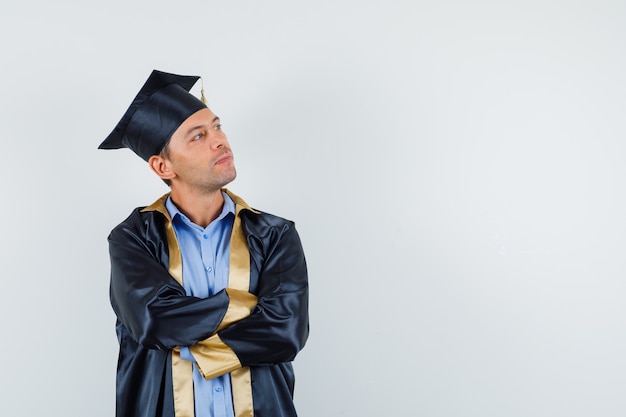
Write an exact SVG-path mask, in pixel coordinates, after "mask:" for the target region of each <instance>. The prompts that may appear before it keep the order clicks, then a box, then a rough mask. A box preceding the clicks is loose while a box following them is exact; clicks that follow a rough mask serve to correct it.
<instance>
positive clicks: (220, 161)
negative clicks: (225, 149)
mask: <svg viewBox="0 0 626 417" xmlns="http://www.w3.org/2000/svg"><path fill="white" fill-rule="evenodd" d="M232 160H233V155H232V154H229V153H227V154H225V155H224V156H222V157H220V158H219V159H218V160H217V161H215V165H219V164H225V163H227V162H230V161H232Z"/></svg>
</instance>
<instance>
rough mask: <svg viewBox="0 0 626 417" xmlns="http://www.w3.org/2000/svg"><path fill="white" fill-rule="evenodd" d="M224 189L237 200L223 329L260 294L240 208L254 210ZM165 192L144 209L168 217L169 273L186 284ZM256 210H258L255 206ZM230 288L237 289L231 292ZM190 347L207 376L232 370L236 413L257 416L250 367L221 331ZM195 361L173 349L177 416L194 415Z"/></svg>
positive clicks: (243, 313) (237, 416) (242, 314)
mask: <svg viewBox="0 0 626 417" xmlns="http://www.w3.org/2000/svg"><path fill="white" fill-rule="evenodd" d="M224 191H225V192H226V193H227V194H228V195H229V196H230V197H231V199H232V200H233V201H234V202H235V222H234V224H233V231H232V234H231V237H230V267H229V273H228V288H227V292H228V293H229V297H230V300H231V301H230V304H229V306H228V310H227V312H226V314H225V316H224V319H223V320H222V325H220V327H219V328H220V329H221V328H223V327H225V325H227V324H230V323H231V322H234V321H237V320H240V319H242V318H244V317H246V316H247V315H249V314H250V310H251V309H252V308H253V307H254V305H255V304H256V297H254V296H253V295H252V294H249V293H248V291H249V289H250V252H249V250H248V244H247V242H246V237H245V234H244V232H243V228H242V227H241V218H240V217H239V212H240V211H241V209H243V208H245V209H248V210H252V209H251V208H250V206H248V204H246V202H245V201H243V200H242V199H241V198H240V197H238V196H236V195H235V194H232V193H231V192H230V191H228V190H226V189H224ZM168 196H169V193H168V194H165V195H164V196H162V197H161V198H159V199H158V200H157V201H155V202H154V203H153V204H152V205H150V206H148V207H146V208H145V209H143V210H142V211H153V210H154V211H158V212H160V213H162V214H163V215H164V216H165V218H166V219H167V221H166V224H165V234H166V239H167V245H168V249H169V259H170V265H169V273H170V275H171V276H172V277H174V279H176V281H178V283H179V284H180V285H183V275H182V272H183V270H182V256H181V253H180V248H179V246H178V240H177V239H176V233H175V232H174V228H173V226H172V220H171V219H170V216H169V213H168V211H167V209H166V208H165V201H166V200H167V197H168ZM252 211H254V210H252ZM229 289H232V290H235V291H231V292H229ZM190 351H191V352H192V354H193V355H194V358H195V359H196V361H197V364H198V368H199V369H200V371H201V373H202V374H203V376H204V377H205V378H207V379H210V378H213V377H215V376H217V375H220V374H221V373H223V372H224V371H226V372H229V371H230V378H231V386H232V392H233V405H234V409H235V417H253V416H254V406H253V403H252V379H251V376H250V368H248V367H242V366H241V363H240V362H239V359H238V358H237V355H236V354H235V353H234V352H233V351H232V349H230V348H229V347H228V346H227V345H226V344H225V343H224V342H222V340H221V339H220V338H219V336H218V335H217V334H214V335H213V336H211V337H209V338H208V339H206V340H202V341H200V342H198V344H196V345H194V346H191V347H190ZM192 375H193V365H192V363H191V362H189V361H185V360H183V359H181V357H180V349H179V348H175V349H174V350H172V385H173V390H174V411H175V413H176V417H194V398H193V376H192Z"/></svg>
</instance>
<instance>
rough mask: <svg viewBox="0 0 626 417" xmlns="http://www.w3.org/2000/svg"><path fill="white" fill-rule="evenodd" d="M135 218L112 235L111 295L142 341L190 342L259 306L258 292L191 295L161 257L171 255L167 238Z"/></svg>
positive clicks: (153, 344) (161, 344) (165, 345)
mask: <svg viewBox="0 0 626 417" xmlns="http://www.w3.org/2000/svg"><path fill="white" fill-rule="evenodd" d="M136 216H138V215H136ZM131 220H132V216H131V218H129V219H128V220H127V221H126V222H125V223H122V225H120V226H118V227H117V228H115V229H114V230H113V231H112V232H111V234H110V235H109V253H110V257H111V286H110V298H111V305H112V307H113V310H114V312H115V314H116V315H117V317H118V319H119V321H120V322H121V323H122V325H124V327H125V328H126V329H127V330H128V332H129V333H130V335H131V337H132V338H133V339H134V340H135V341H136V342H137V343H139V344H140V345H141V346H143V347H145V348H150V349H173V348H174V347H177V346H191V345H193V344H194V343H196V342H198V341H199V340H203V339H206V338H207V337H209V336H210V335H212V334H214V333H215V332H216V331H217V330H219V329H221V328H224V327H226V326H228V325H230V324H232V323H233V322H235V321H237V320H239V319H241V318H242V317H243V316H247V315H248V314H249V313H250V311H251V310H252V308H253V307H254V305H256V297H255V296H254V295H252V294H250V293H248V292H245V291H237V290H231V289H226V290H222V291H220V292H218V293H217V294H215V295H214V296H212V297H209V298H197V297H190V296H187V295H186V294H185V290H184V288H183V287H182V286H181V285H180V284H179V283H178V282H177V281H176V280H175V279H174V278H173V277H172V276H171V275H170V274H169V273H168V270H167V268H166V267H164V266H163V264H162V262H161V260H162V259H163V258H167V249H166V247H167V244H166V242H163V241H162V240H159V239H154V238H153V239H150V238H149V236H158V235H159V234H158V233H153V234H151V233H149V232H148V231H146V229H149V228H150V227H155V226H154V225H146V224H147V223H146V224H142V223H141V221H140V220H138V219H135V223H139V225H137V224H133V222H132V221H131ZM160 235H161V236H162V235H163V234H160ZM164 248H165V249H164ZM166 264H167V263H166Z"/></svg>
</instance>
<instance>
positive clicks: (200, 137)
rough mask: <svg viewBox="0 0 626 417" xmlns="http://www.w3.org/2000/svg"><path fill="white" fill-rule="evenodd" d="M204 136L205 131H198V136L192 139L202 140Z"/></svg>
mask: <svg viewBox="0 0 626 417" xmlns="http://www.w3.org/2000/svg"><path fill="white" fill-rule="evenodd" d="M203 136H204V133H198V134H197V135H196V136H194V137H193V138H191V140H200V139H202V137H203Z"/></svg>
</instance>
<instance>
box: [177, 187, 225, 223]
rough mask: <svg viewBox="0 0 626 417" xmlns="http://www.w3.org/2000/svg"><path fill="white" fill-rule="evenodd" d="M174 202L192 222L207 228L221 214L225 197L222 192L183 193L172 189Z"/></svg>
mask: <svg viewBox="0 0 626 417" xmlns="http://www.w3.org/2000/svg"><path fill="white" fill-rule="evenodd" d="M171 197H172V202H173V203H174V204H176V207H178V209H179V210H180V211H181V212H182V213H183V214H184V215H185V216H187V217H188V218H189V220H191V221H192V222H194V223H195V224H197V225H198V226H201V227H207V226H208V225H209V223H211V222H212V221H213V220H215V219H216V218H217V217H218V216H219V215H220V213H221V211H222V207H223V206H224V196H223V195H222V191H221V190H216V191H214V192H211V193H206V192H204V193H194V192H189V191H186V192H181V191H180V190H177V189H175V188H172V194H171Z"/></svg>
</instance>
